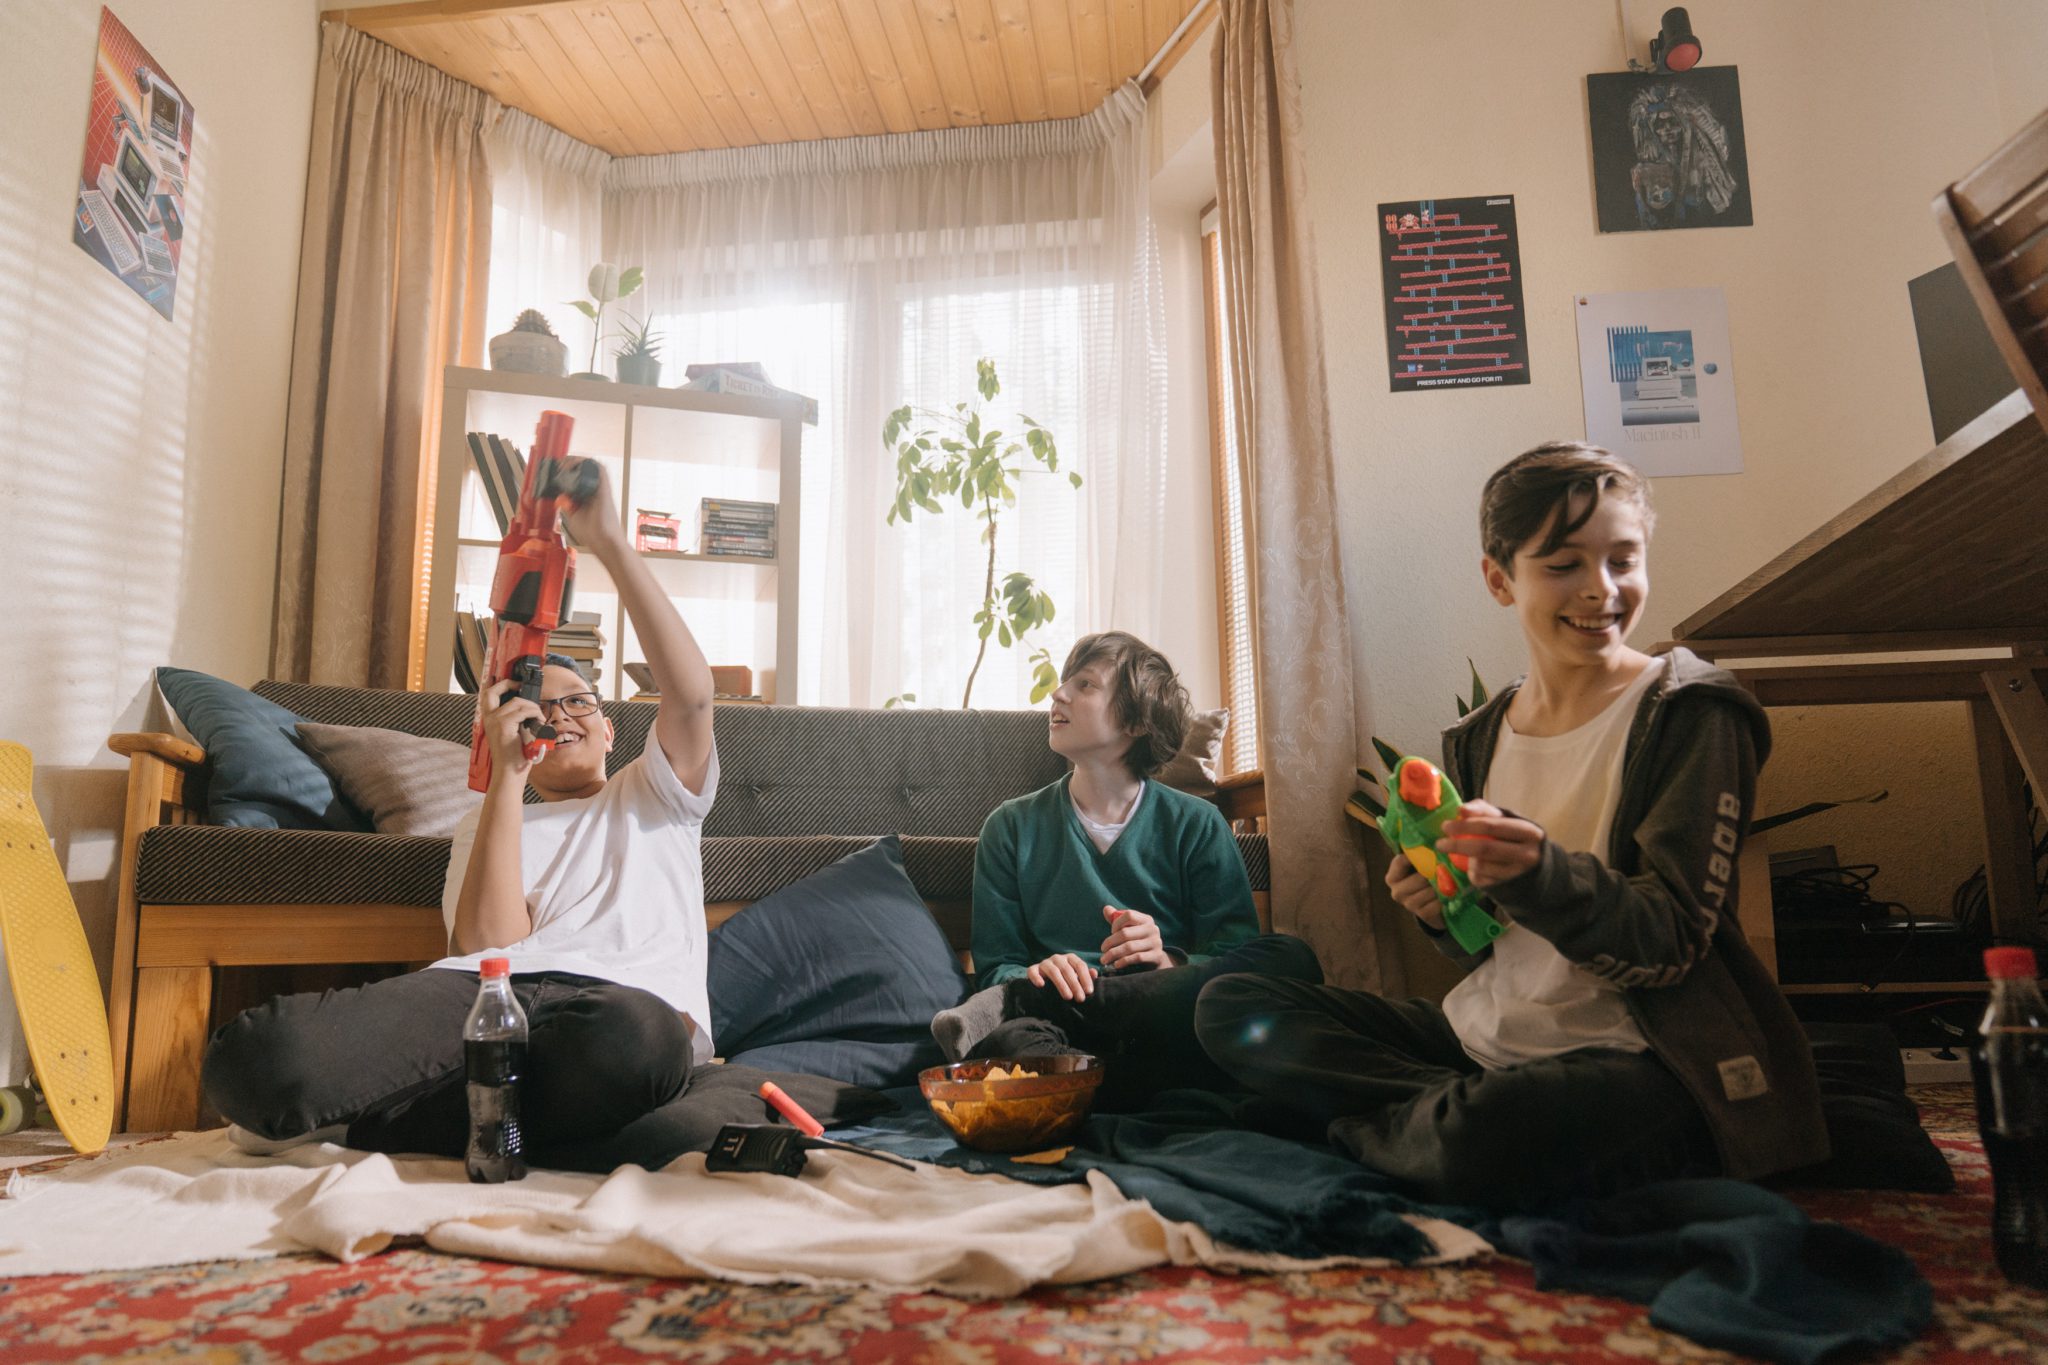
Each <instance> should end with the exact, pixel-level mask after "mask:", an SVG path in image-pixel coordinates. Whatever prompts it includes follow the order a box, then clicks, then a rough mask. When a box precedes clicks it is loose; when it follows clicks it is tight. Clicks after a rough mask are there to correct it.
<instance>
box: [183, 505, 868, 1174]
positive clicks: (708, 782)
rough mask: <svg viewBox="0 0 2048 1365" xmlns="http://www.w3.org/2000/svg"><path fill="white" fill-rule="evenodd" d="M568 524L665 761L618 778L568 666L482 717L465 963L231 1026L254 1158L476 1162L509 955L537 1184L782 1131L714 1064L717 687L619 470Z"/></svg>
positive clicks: (497, 695) (448, 894)
mask: <svg viewBox="0 0 2048 1365" xmlns="http://www.w3.org/2000/svg"><path fill="white" fill-rule="evenodd" d="M564 522H565V524H566V525H567V527H568V529H569V531H570V533H571V534H572V535H574V536H575V537H576V538H577V539H578V540H579V541H581V542H582V543H583V544H584V545H585V546H587V547H589V552H590V553H592V554H594V555H596V557H597V560H598V562H599V563H600V564H602V565H603V566H604V568H605V569H606V571H607V572H608V573H609V575H610V577H611V580H612V582H613V583H614V584H615V585H616V586H617V589H618V592H619V596H620V599H621V601H622V602H623V604H624V606H625V609H626V616H627V618H628V619H629V620H630V621H631V622H632V626H633V632H634V634H635V636H636V637H637V638H638V639H639V641H640V644H641V647H642V648H643V649H644V650H645V651H646V655H647V665H648V668H649V669H650V670H651V671H652V672H653V674H654V678H655V681H656V683H657V684H658V686H659V689H660V692H661V703H660V710H659V711H658V712H657V713H656V716H655V721H654V726H653V730H652V733H651V734H650V736H649V740H648V743H647V745H646V748H645V749H644V750H643V752H642V753H641V755H640V756H639V757H638V758H636V759H634V760H633V761H632V762H630V763H628V764H626V765H625V766H624V767H622V768H620V769H619V771H618V772H617V773H614V774H611V775H609V776H607V774H606V771H605V756H606V755H607V754H608V753H609V752H610V751H611V747H612V739H613V734H612V723H611V721H610V720H609V719H608V718H607V717H606V716H605V715H604V712H603V710H602V708H601V707H600V706H599V704H598V698H597V695H596V694H595V693H594V692H593V691H592V690H591V689H590V686H589V684H588V683H587V682H586V681H585V679H584V677H583V675H582V674H581V673H580V672H578V671H577V670H576V667H575V665H574V664H573V663H572V662H571V661H570V660H569V659H567V658H564V657H563V656H561V655H552V656H550V657H549V659H548V663H547V667H546V669H545V671H544V673H543V681H542V688H541V700H540V702H539V703H538V704H536V703H534V702H532V701H528V700H526V699H524V698H522V697H520V696H519V695H517V685H516V684H515V683H513V682H511V681H506V682H501V683H498V684H496V685H494V686H493V687H491V688H490V689H489V690H488V691H487V692H485V693H484V694H482V695H480V696H479V697H478V698H477V706H478V710H479V713H480V715H481V717H482V720H483V727H484V734H485V737H486V739H487V741H488V742H489V744H490V746H491V759H492V768H491V782H490V788H489V790H488V791H486V792H485V794H484V799H483V803H482V804H481V805H480V806H479V807H477V809H476V810H474V811H473V812H471V813H470V814H469V815H467V816H465V817H464V819H463V821H462V824H461V825H460V826H459V827H458V828H457V830H456V833H455V839H454V846H453V848H452V849H451V850H450V856H449V862H448V874H447V879H446V882H445V885H444V889H443V892H442V915H443V918H444V919H445V920H446V922H447V925H448V946H449V950H450V953H451V956H449V957H445V958H443V959H441V960H440V961H439V962H436V963H434V964H433V965H432V966H430V967H428V968H427V969H425V970H423V971H418V972H414V973H411V974H410V975H407V976H401V977H394V978H392V979H389V980H386V981H380V982H377V983H375V984H374V985H370V986H365V987H361V988H359V989H356V990H349V991H333V992H327V993H324V994H321V995H295V996H286V997H281V998H279V999H277V1000H273V1001H271V1002H270V1003H269V1004H266V1005H262V1006H259V1007H258V1008H256V1009H253V1010H249V1011H247V1012H246V1013H244V1014H242V1015H241V1016H239V1017H238V1018H236V1019H234V1020H232V1021H230V1022H229V1023H228V1024H226V1025H224V1026H223V1027H222V1028H221V1029H220V1030H219V1031H218V1032H217V1033H216V1034H215V1035H214V1037H213V1040H212V1042H211V1043H210V1044H209V1046H208V1048H207V1054H206V1061H205V1067H204V1072H203V1075H204V1081H205V1086H206V1092H207V1096H208V1098H209V1099H211V1100H212V1101H213V1103H214V1105H215V1107H216V1108H218V1109H219V1110H220V1112H221V1114H222V1115H223V1116H224V1117H226V1118H228V1119H229V1120H231V1121H232V1122H233V1123H234V1124H235V1125H237V1129H236V1132H235V1134H234V1136H235V1138H236V1141H237V1142H238V1143H240V1144H241V1145H242V1146H244V1147H245V1148H246V1149H248V1150H252V1151H275V1150H280V1149H282V1148H283V1147H287V1146H292V1145H295V1144H297V1143H300V1142H306V1141H313V1140H326V1141H334V1142H340V1143H344V1144H345V1145H347V1146H350V1147H357V1148H362V1149H365V1150H369V1151H381V1152H425V1153H435V1154H439V1155H443V1156H459V1155H461V1154H462V1152H463V1150H464V1147H465V1145H466V1143H467V1139H468V1130H469V1116H468V1109H467V1095H466V1089H465V1084H464V1082H465V1076H464V1068H463V1052H462V1025H463V1020H464V1018H465V1016H466V1015H467V1014H468V1012H469V1008H470V1006H471V1004H472V1003H473V1002H474V1000H475V998H476V991H477V986H476V980H477V977H476V973H477V968H478V966H479V964H480V963H481V962H482V961H483V959H485V958H487V957H499V956H503V957H508V958H510V959H511V963H512V969H513V973H514V974H513V977H512V982H513V992H514V994H515V995H516V996H518V998H519V1002H520V1004H521V1005H522V1006H523V1007H524V1009H525V1010H526V1014H527V1019H528V1046H527V1056H528V1072H527V1076H526V1078H525V1080H524V1082H523V1084H522V1105H521V1108H522V1120H523V1128H524V1135H525V1139H526V1142H525V1145H526V1156H527V1159H528V1161H529V1162H531V1163H532V1164H533V1165H536V1166H552V1167H556V1168H559V1169H565V1170H596V1171H609V1170H611V1169H613V1168H614V1167H616V1166H619V1165H622V1164H625V1163H627V1162H633V1163H636V1164H639V1165H642V1166H646V1167H648V1168H649V1169H655V1168H658V1167H659V1166H662V1165H665V1164H666V1163H667V1162H669V1161H670V1160H673V1159H674V1158H675V1157H676V1156H679V1155H681V1154H682V1153H683V1152H687V1151H700V1150H705V1149H707V1148H708V1147H709V1145H710V1141H711V1138H712V1137H713V1136H714V1135H715V1134H716V1133H717V1131H718V1128H719V1126H720V1125H721V1124H723V1123H729V1122H741V1121H754V1122H759V1121H761V1120H762V1118H763V1115H764V1109H763V1106H762V1103H761V1101H760V1100H759V1099H758V1098H756V1096H755V1093H754V1092H755V1091H756V1090H757V1089H758V1087H759V1085H760V1082H761V1080H762V1079H764V1076H763V1075H762V1073H758V1072H751V1071H747V1070H746V1069H744V1068H737V1067H706V1066H705V1063H707V1062H709V1061H710V1060H711V1058H712V1055H713V1050H712V1039H711V1010H710V1002H709V1000H708V999H707V998H706V992H705V968H706V958H707V930H706V926H705V920H704V876H703V859H702V853H701V849H700V844H699V839H700V835H701V832H702V828H703V823H704V817H705V816H706V815H707V814H708V813H709V812H710V810H711V802H712V798H713V797H714V796H715V795H716V793H717V790H718V750H717V747H716V745H715V744H714V743H713V742H712V732H711V722H712V684H711V669H710V666H709V665H708V664H707V663H706V662H705V660H704V655H703V652H702V651H701V650H700V649H699V648H698V646H697V641H696V639H695V638H694V637H693V636H692V635H691V634H690V629H689V627H688V626H686V625H684V624H683V620H682V617H681V616H680V615H678V614H677V612H676V609H675V606H674V604H673V603H672V602H671V601H670V600H669V598H668V595H667V594H666V593H664V592H663V591H662V590H661V588H660V586H659V585H658V584H657V583H656V582H655V580H654V576H653V574H652V573H650V572H649V570H648V568H647V565H646V563H645V561H643V560H642V559H641V558H640V556H639V555H638V554H636V553H635V552H634V550H633V548H632V545H631V544H630V542H629V541H628V540H627V538H626V533H625V528H624V526H623V525H622V524H621V523H620V521H619V516H618V511H617V507H616V505H615V501H614V499H613V496H612V492H611V487H610V483H609V480H607V479H605V478H604V477H602V475H600V477H599V479H598V484H597V492H596V494H595V495H594V496H593V497H591V499H590V500H589V501H588V502H586V503H584V504H582V505H581V506H578V507H576V508H574V509H572V510H571V511H570V512H569V513H568V514H567V515H566V516H565V517H564ZM537 720H544V721H546V722H548V723H550V724H552V725H553V726H554V727H555V730H556V732H557V735H556V740H555V745H554V748H553V750H552V751H551V752H550V753H548V754H547V755H545V756H544V757H543V758H542V759H540V760H539V761H537V762H532V763H529V762H528V761H527V760H526V757H525V755H524V752H523V745H522V736H521V734H520V727H521V726H522V725H524V724H526V723H527V722H529V721H537ZM529 788H530V789H531V791H532V793H533V794H534V795H535V796H537V797H538V798H539V800H538V801H537V802H535V801H529V800H527V793H528V790H529ZM777 1080H778V1081H779V1082H780V1084H781V1085H782V1087H783V1089H784V1090H785V1091H787V1092H789V1093H790V1094H791V1095H792V1096H794V1097H795V1098H796V1099H797V1102H798V1103H800V1104H802V1105H804V1106H805V1107H806V1108H807V1109H809V1110H810V1111H811V1112H812V1113H813V1114H815V1115H817V1116H818V1117H819V1118H821V1119H825V1120H827V1121H831V1120H832V1119H835V1118H845V1117H853V1116H855V1111H861V1112H868V1111H869V1110H868V1109H867V1108H866V1092H861V1091H855V1090H854V1089H853V1088H852V1087H847V1086H841V1085H839V1084H838V1083H836V1082H831V1081H823V1080H819V1079H817V1078H813V1077H791V1076H782V1077H777Z"/></svg>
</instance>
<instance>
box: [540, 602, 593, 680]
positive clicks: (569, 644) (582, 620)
mask: <svg viewBox="0 0 2048 1365" xmlns="http://www.w3.org/2000/svg"><path fill="white" fill-rule="evenodd" d="M597 622H598V615H597V613H596V612H594V611H572V612H570V613H569V619H568V620H566V621H564V622H563V623H562V624H561V625H559V626H557V627H556V628H555V629H554V630H553V631H551V632H550V633H549V635H548V649H549V650H550V651H552V652H554V653H556V654H566V655H568V656H569V657H570V658H572V659H574V660H575V661H576V662H577V664H578V665H579V666H580V667H581V668H582V669H583V676H584V677H586V678H588V679H590V684H591V686H593V687H595V686H596V685H597V680H598V679H599V678H601V677H603V676H604V669H603V667H602V661H603V659H604V632H603V631H601V630H599V629H598V628H597Z"/></svg>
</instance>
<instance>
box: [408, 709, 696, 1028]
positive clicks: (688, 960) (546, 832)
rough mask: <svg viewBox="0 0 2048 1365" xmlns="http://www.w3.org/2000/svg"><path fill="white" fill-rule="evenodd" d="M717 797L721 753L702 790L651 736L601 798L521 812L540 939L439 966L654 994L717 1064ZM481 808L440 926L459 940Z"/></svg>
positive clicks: (531, 907) (522, 851)
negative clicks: (508, 970) (708, 819)
mask: <svg viewBox="0 0 2048 1365" xmlns="http://www.w3.org/2000/svg"><path fill="white" fill-rule="evenodd" d="M717 794H718V750H717V749H716V748H715V747H714V748H713V749H712V751H711V763H710V767H709V768H708V769H707V771H706V774H705V777H704V790H703V791H702V792H700V793H697V794H694V795H693V794H692V793H691V792H690V789H689V788H688V787H685V786H684V785H683V782H682V779H681V778H679V777H677V776H676V770H675V767H674V765H673V764H671V763H670V762H669V761H668V759H667V757H666V756H665V755H664V754H663V753H662V751H661V744H660V741H658V740H657V739H655V737H654V736H653V735H652V734H650V735H648V737H647V750H646V752H644V753H642V754H641V755H640V757H638V758H636V759H634V760H633V761H632V762H631V763H628V764H627V765H626V766H625V767H623V768H621V769H619V771H618V773H617V774H616V775H615V776H613V778H612V779H611V781H609V782H607V783H605V784H604V790H602V791H600V792H599V793H598V794H597V795H595V796H585V797H578V798H576V799H574V800H569V801H547V802H543V803H541V804H540V805H536V806H522V807H520V814H521V815H522V817H523V818H524V821H525V824H524V826H523V828H522V829H521V830H520V839H519V856H520V864H521V867H520V880H521V881H522V882H523V883H524V884H525V886H526V908H527V910H528V911H530V912H531V913H532V915H533V932H532V933H530V934H528V935H527V936H526V937H525V938H523V939H521V940H520V941H519V942H517V943H514V944H512V945H511V946H510V947H506V948H493V949H490V950H489V951H487V952H481V953H471V954H469V955H468V956H466V957H448V958H443V959H441V960H440V961H439V962H436V963H435V964H434V966H436V967H452V968H456V969H458V970H463V971H472V972H473V971H475V970H476V969H477V965H478V964H479V963H481V962H482V961H483V960H484V959H485V958H487V957H504V958H509V959H511V962H512V970H513V971H514V972H515V973H518V972H575V973H577V974H578V975H581V976H594V977H597V978H598V979H600V980H603V981H615V982H617V983H618V984H620V985H622V986H637V987H639V988H640V989H641V990H644V991H651V992H653V993H654V994H655V995H658V996H660V997H661V998H662V999H663V1000H666V1001H667V1002H668V1003H669V1004H671V1005H673V1006H674V1007H675V1008H676V1010H677V1011H678V1012H680V1013H681V1014H683V1015H684V1016H685V1017H687V1018H688V1019H689V1021H690V1024H691V1026H692V1027H691V1033H692V1042H691V1047H690V1051H691V1053H692V1056H693V1059H694V1060H695V1061H698V1062H706V1061H709V1060H710V1059H711V1057H712V1043H711V1002H710V997H709V995H708V993H707V992H706V989H705V984H704V976H705V967H706V962H707V958H708V955H709V947H708V942H707V931H706V929H705V927H704V856H703V850H702V847H701V844H700V839H701V836H702V834H703V828H704V817H705V816H706V815H707V814H709V813H710V811H711V802H712V798H713V797H715V796H716V795H717ZM481 813H482V808H481V807H479V808H478V809H477V810H474V811H471V812H470V813H469V814H468V815H466V816H464V817H463V820H462V824H461V825H460V826H458V827H457V829H456V831H455V846H454V847H453V848H452V849H450V850H449V860H448V881H447V884H446V886H445V887H444V889H443V890H442V892H441V918H442V919H443V920H444V921H445V922H446V923H447V925H448V931H449V933H450V934H453V933H454V932H455V903H456V900H457V899H458V898H459V897H460V896H461V894H462V881H463V878H464V876H465V875H466V874H467V873H468V871H469V853H470V848H471V846H472V845H473V844H475V842H476V826H477V819H478V816H479V815H480V814H481Z"/></svg>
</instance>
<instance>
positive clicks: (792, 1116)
mask: <svg viewBox="0 0 2048 1365" xmlns="http://www.w3.org/2000/svg"><path fill="white" fill-rule="evenodd" d="M761 1098H762V1099H764V1100H766V1101H768V1103H770V1104H772V1105H774V1106H775V1112H776V1113H778V1114H780V1115H782V1117H784V1118H786V1119H788V1120H789V1121H790V1122H791V1123H793V1124H795V1125H796V1127H797V1131H798V1132H800V1133H802V1134H803V1135H804V1136H805V1137H817V1136H818V1135H819V1134H821V1133H823V1132H824V1131H825V1125H824V1124H822V1123H820V1122H818V1121H817V1120H816V1119H814V1118H812V1117H811V1116H810V1115H809V1114H808V1113H806V1112H805V1111H804V1107H803V1106H802V1105H800V1104H798V1103H797V1102H796V1101H795V1100H793V1099H791V1098H790V1097H789V1096H788V1095H785V1094H784V1093H783V1092H782V1087H781V1086H779V1085H777V1084H776V1083H775V1082H773V1081H763V1082H761Z"/></svg>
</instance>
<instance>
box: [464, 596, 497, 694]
mask: <svg viewBox="0 0 2048 1365" xmlns="http://www.w3.org/2000/svg"><path fill="white" fill-rule="evenodd" d="M497 633H498V625H497V621H496V619H495V618H493V617H491V616H488V615H481V616H480V615H478V614H477V613H476V612H473V611H458V612H456V613H455V684H456V686H458V687H460V688H461V689H462V690H463V691H465V692H474V691H476V690H477V688H478V686H479V685H480V684H481V682H482V680H483V677H484V675H485V672H486V671H487V669H488V668H489V665H490V659H491V641H492V640H493V639H494V638H496V636H497Z"/></svg>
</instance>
